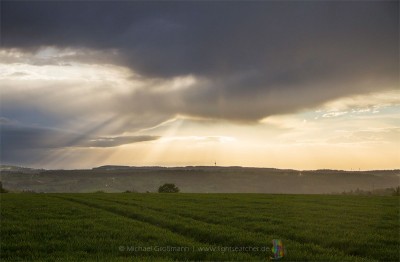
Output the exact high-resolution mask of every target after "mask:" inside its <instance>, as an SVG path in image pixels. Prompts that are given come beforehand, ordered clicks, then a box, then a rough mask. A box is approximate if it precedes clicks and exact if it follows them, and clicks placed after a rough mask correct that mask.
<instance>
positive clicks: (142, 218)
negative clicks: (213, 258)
mask: <svg viewBox="0 0 400 262" xmlns="http://www.w3.org/2000/svg"><path fill="white" fill-rule="evenodd" d="M55 197H57V198H59V199H61V200H64V201H69V202H73V203H77V204H80V205H84V206H88V207H92V208H96V209H99V210H102V211H105V212H108V213H111V214H113V215H117V216H122V217H125V218H128V219H132V220H135V221H138V222H141V223H144V224H148V225H150V226H155V227H158V228H162V229H164V230H167V231H168V232H170V233H171V234H173V235H177V236H179V237H182V238H184V239H188V240H189V241H190V242H194V243H198V244H199V246H204V247H206V246H211V247H212V246H214V247H215V246H219V247H223V246H222V245H220V244H219V243H214V242H207V241H204V240H202V239H199V238H196V237H193V235H191V234H182V233H181V232H180V231H177V230H175V229H174V227H171V226H166V225H163V224H162V223H156V222H154V221H149V220H147V219H146V215H139V214H137V213H135V214H133V213H132V212H130V213H129V214H127V213H126V212H123V211H120V210H116V209H111V208H104V207H102V206H101V205H98V204H94V203H88V202H85V201H82V200H77V199H75V198H68V197H60V196H55ZM242 254H246V255H248V256H249V257H251V258H253V260H250V261H260V259H261V260H262V258H260V257H259V256H254V252H253V253H251V252H243V253H242ZM252 254H253V256H252Z"/></svg>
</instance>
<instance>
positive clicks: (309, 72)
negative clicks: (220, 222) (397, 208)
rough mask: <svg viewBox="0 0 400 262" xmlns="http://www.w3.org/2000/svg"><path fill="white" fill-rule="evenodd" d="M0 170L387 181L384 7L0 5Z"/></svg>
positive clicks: (394, 5) (391, 16)
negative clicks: (195, 171)
mask: <svg viewBox="0 0 400 262" xmlns="http://www.w3.org/2000/svg"><path fill="white" fill-rule="evenodd" d="M0 86H1V115H0V124H1V152H0V153H1V154H0V160H1V163H2V164H11V165H19V166H28V167H36V168H48V169H57V168H65V169H77V168H79V169H81V168H92V167H94V166H101V165H108V164H111V165H129V166H191V165H193V166H195V165H203V166H210V165H215V162H216V165H218V166H254V167H273V168H283V169H285V168H291V169H299V170H304V169H323V168H329V169H346V170H359V169H361V170H372V169H396V168H399V164H398V163H399V162H400V158H399V141H400V140H399V134H400V119H399V109H400V104H399V2H398V1H323V2H322V1H265V2H263V1H254V2H247V1H246V2H245V1H243V2H241V1H234V2H226V1H220V2H210V1H206V2H200V1H199V2H197V1H189V2H180V1H178V2H176V1H174V2H168V1H167V2H157V1H156V2H153V1H150V2H144V1H143V2H141V1H118V2H109V1H99V2H96V1H43V2H42V1H26V2H25V1H2V3H1V48H0Z"/></svg>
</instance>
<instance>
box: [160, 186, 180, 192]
mask: <svg viewBox="0 0 400 262" xmlns="http://www.w3.org/2000/svg"><path fill="white" fill-rule="evenodd" d="M178 192H179V188H178V187H177V186H176V185H175V184H164V185H162V186H160V187H159V188H158V193H178Z"/></svg>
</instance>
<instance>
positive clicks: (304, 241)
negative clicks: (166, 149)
mask: <svg viewBox="0 0 400 262" xmlns="http://www.w3.org/2000/svg"><path fill="white" fill-rule="evenodd" d="M74 200H75V199H74ZM91 200H94V201H96V200H101V201H105V202H110V203H116V204H119V205H120V206H136V207H139V208H141V209H144V210H150V211H153V212H157V213H164V214H168V215H169V216H174V217H176V218H177V219H185V220H193V221H195V222H198V223H202V224H205V225H206V226H207V224H208V225H209V226H217V227H221V226H222V223H212V222H211V223H210V222H208V221H204V220H201V219H198V218H193V217H191V216H183V215H178V214H171V213H169V212H167V211H165V210H163V209H158V208H154V207H146V206H142V205H140V204H137V203H128V202H120V201H117V200H110V199H104V198H91ZM135 202H140V201H136V200H135ZM78 203H80V202H78ZM84 204H86V205H88V206H91V205H92V204H93V203H90V204H89V203H84ZM93 205H95V207H96V208H99V209H102V210H107V211H109V212H111V213H114V214H118V215H122V216H125V217H128V218H131V219H132V218H133V217H134V218H133V219H135V220H138V221H141V222H145V223H148V224H151V225H153V226H157V227H162V228H164V229H167V230H169V231H171V232H173V233H176V234H179V235H181V236H185V237H186V238H189V239H192V240H195V241H196V242H200V243H204V244H208V245H216V246H221V244H219V243H218V242H209V241H204V239H203V238H194V237H193V235H192V234H188V233H187V232H185V231H183V230H179V229H178V230H177V229H176V228H175V227H172V226H168V225H165V224H162V223H161V224H159V223H156V222H149V221H148V220H147V219H146V218H144V217H146V215H138V214H135V215H136V216H132V213H129V214H126V213H125V212H121V211H118V210H115V209H114V210H113V211H111V210H110V209H105V208H104V207H102V206H100V205H96V204H93ZM114 211H115V212H114ZM223 228H224V229H228V230H231V232H234V231H240V232H242V233H249V232H250V233H251V234H257V233H260V231H254V230H249V229H243V228H236V227H232V226H227V225H224V226H223ZM262 232H264V233H266V234H270V233H273V232H265V231H262ZM285 237H287V238H288V239H289V240H290V241H292V242H294V243H297V244H301V245H309V246H311V247H312V246H314V247H316V248H317V249H321V250H324V251H332V252H335V253H337V254H342V255H343V256H344V257H348V258H349V257H351V258H354V259H360V260H371V258H367V257H362V256H358V255H353V254H348V253H345V252H343V251H342V250H340V249H338V248H335V247H325V246H322V245H320V244H317V243H315V242H312V241H309V240H307V239H303V238H300V237H296V236H293V235H290V236H288V235H285ZM237 244H238V246H246V245H247V244H243V243H237ZM250 245H254V243H251V244H250ZM250 254H251V253H250Z"/></svg>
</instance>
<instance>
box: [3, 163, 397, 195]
mask: <svg viewBox="0 0 400 262" xmlns="http://www.w3.org/2000/svg"><path fill="white" fill-rule="evenodd" d="M399 179H400V170H377V171H338V170H316V171H297V170H282V169H274V168H244V167H195V166H194V167H175V168H166V167H127V166H104V167H99V168H94V169H92V170H37V169H29V168H9V169H7V168H5V167H4V168H3V166H2V170H1V180H2V182H3V186H4V188H6V189H8V190H11V191H23V190H25V191H35V192H94V191H98V190H103V191H106V192H123V191H126V190H130V191H137V192H146V191H149V192H156V191H157V189H158V187H159V186H160V185H162V184H164V183H174V184H176V185H177V186H178V187H179V188H180V189H181V192H199V193H206V192H209V193H293V194H320V193H332V192H343V191H350V190H356V189H357V188H358V189H360V190H373V189H377V188H387V187H396V186H398V185H400V181H399Z"/></svg>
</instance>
